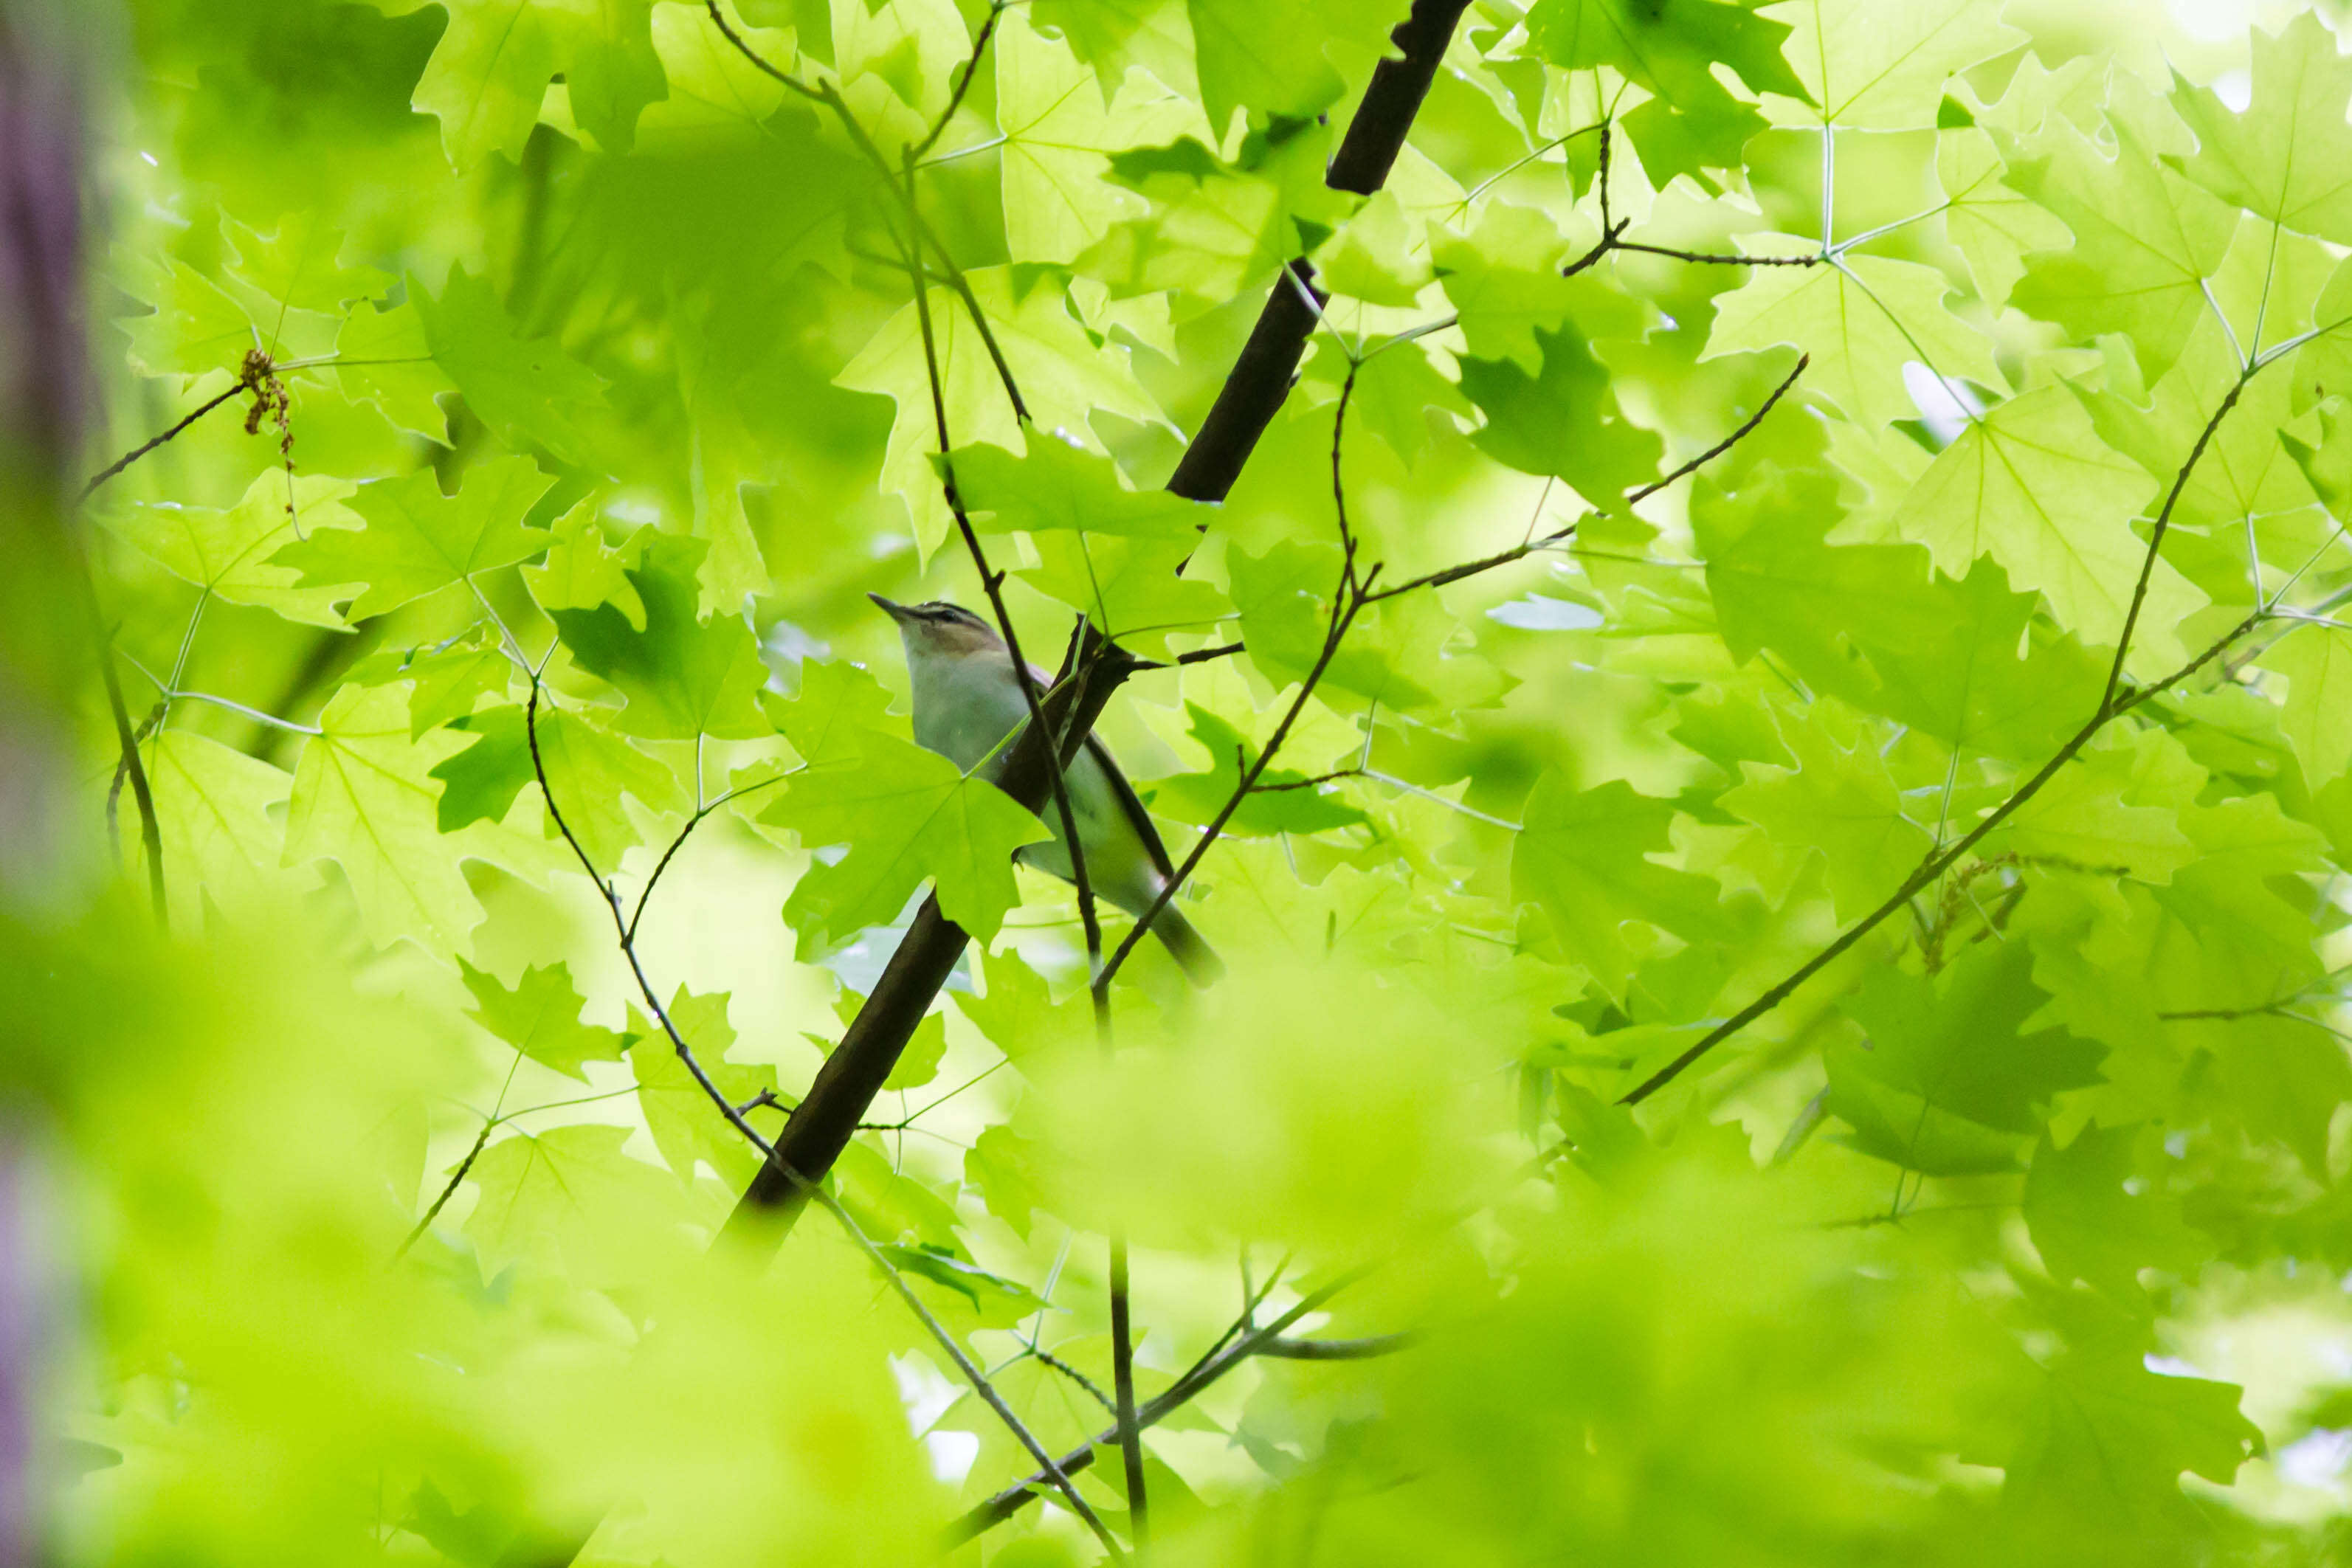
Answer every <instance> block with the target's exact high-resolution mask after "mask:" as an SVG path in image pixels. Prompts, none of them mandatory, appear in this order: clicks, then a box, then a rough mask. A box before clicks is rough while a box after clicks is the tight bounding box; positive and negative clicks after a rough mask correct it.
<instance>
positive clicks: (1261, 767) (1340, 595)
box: [1094, 365, 1381, 997]
mask: <svg viewBox="0 0 2352 1568" xmlns="http://www.w3.org/2000/svg"><path fill="white" fill-rule="evenodd" d="M1359 368H1360V367H1358V366H1354V365H1351V366H1349V371H1348V379H1347V381H1346V382H1345V383H1344V384H1342V386H1341V387H1340V389H1339V411H1338V413H1336V414H1335V415H1334V416H1333V419H1332V422H1331V496H1332V502H1333V506H1334V508H1335V511H1336V513H1337V516H1338V525H1339V547H1340V548H1339V583H1338V584H1337V585H1336V586H1335V587H1334V588H1333V589H1332V591H1331V619H1330V622H1329V624H1328V627H1327V628H1326V630H1325V632H1324V634H1323V647H1322V650H1321V652H1319V653H1318V654H1317V655H1316V658H1315V664H1314V667H1313V668H1312V669H1310V670H1308V671H1307V678H1306V679H1305V680H1304V681H1302V682H1300V683H1299V686H1298V694H1297V696H1295V697H1293V698H1292V699H1291V703H1290V706H1289V707H1288V708H1286V710H1284V712H1283V716H1282V718H1281V721H1280V722H1279V723H1277V724H1276V726H1275V727H1274V733H1273V734H1272V735H1270V736H1268V737H1266V742H1265V747H1264V748H1262V749H1261V750H1260V751H1259V752H1258V754H1257V761H1256V762H1255V764H1253V765H1252V766H1251V767H1250V768H1248V769H1247V770H1246V771H1245V772H1244V773H1243V774H1242V776H1241V779H1239V780H1238V781H1237V782H1236V783H1235V785H1234V791H1233V793H1232V794H1231V795H1230V796H1228V797H1227V798H1226V800H1225V803H1224V804H1223V806H1222V807H1220V808H1219V809H1218V810H1217V814H1216V815H1215V816H1214V817H1213V818H1212V819H1210V821H1209V825H1208V826H1207V827H1206V828H1204V829H1202V832H1201V836H1200V838H1199V839H1198V840H1197V841H1195V842H1194V843H1193V845H1192V852H1190V853H1188V854H1187V855H1185V857H1184V862H1183V863H1182V864H1181V865H1180V866H1178V867H1177V868H1176V874H1175V875H1173V876H1171V877H1170V878H1168V879H1167V881H1166V882H1165V883H1162V884H1161V886H1160V893H1159V895H1158V896H1157V897H1155V898H1154V899H1153V900H1152V901H1151V907H1150V908H1149V909H1147V910H1145V911H1144V912H1143V914H1142V915H1140V916H1139V917H1138V918H1137V920H1136V923H1135V925H1134V928H1133V929H1132V930H1130V931H1129V932H1128V934H1127V935H1126V936H1124V937H1122V938H1121V939H1120V941H1119V944H1118V949H1117V950H1116V951H1115V952H1113V953H1112V954H1111V956H1110V961H1109V962H1108V964H1105V965H1104V966H1103V967H1102V972H1101V973H1100V974H1099V975H1097V977H1095V982H1094V990H1095V992H1096V994H1097V996H1103V997H1107V996H1108V994H1109V987H1110V982H1111V979H1112V977H1114V976H1116V975H1117V974H1118V971H1119V967H1120V966H1122V965H1124V964H1125V963H1126V962H1127V959H1128V955H1129V954H1130V953H1132V952H1134V951H1135V945H1136V944H1137V943H1138V942H1139V941H1140V940H1142V938H1143V933H1144V931H1145V930H1146V929H1147V928H1149V927H1150V925H1151V922H1152V921H1153V920H1155V919H1157V918H1158V917H1159V915H1160V911H1161V910H1162V909H1165V908H1166V907H1167V906H1168V902H1169V900H1171V899H1172V898H1174V897H1175V896H1176V893H1177V890H1178V889H1179V888H1181V887H1182V886H1183V885H1184V883H1185V882H1186V881H1187V880H1189V879H1190V878H1191V876H1192V873H1194V872H1195V871H1197V870H1199V869H1200V865H1201V862H1202V859H1204V858H1205V857H1206V856H1207V854H1208V852H1209V849H1210V846H1211V845H1213V844H1214V843H1215V842H1216V841H1217V836H1218V835H1219V834H1220V833H1222V832H1223V831H1224V829H1225V824H1226V823H1227V822H1229V821H1232V820H1233V815H1234V812H1235V811H1237V810H1241V806H1242V802H1243V801H1244V800H1248V799H1249V794H1250V791H1251V790H1252V789H1255V788H1256V787H1257V781H1258V779H1259V777H1260V776H1261V775H1263V774H1264V773H1265V769H1266V767H1267V765H1268V764H1269V763H1271V762H1272V761H1273V760H1274V757H1275V754H1276V752H1278V751H1280V750H1281V749H1282V743H1283V742H1284V741H1285V740H1286V739H1288V738H1289V737H1290V729H1291V727H1292V726H1293V725H1295V724H1297V722H1298V716H1299V715H1300V714H1302V713H1304V712H1305V711H1306V709H1307V702H1308V700H1309V699H1310V698H1312V697H1313V696H1314V695H1315V688H1316V686H1317V685H1319V684H1320V683H1321V681H1322V679H1323V675H1324V672H1325V671H1327V670H1328V669H1329V668H1330V667H1331V661H1332V659H1333V658H1334V657H1336V656H1337V655H1338V653H1339V644H1340V643H1342V642H1344V641H1346V639H1347V635H1348V628H1349V627H1350V626H1352V625H1353V624H1354V623H1355V620H1356V617H1357V616H1358V615H1359V614H1360V613H1362V612H1363V609H1364V607H1365V606H1366V605H1367V604H1369V603H1370V602H1371V601H1372V598H1373V595H1372V591H1371V588H1372V580H1373V579H1374V578H1375V577H1377V576H1379V575H1380V570H1381V569H1380V568H1379V567H1378V566H1377V565H1376V566H1374V567H1373V568H1372V569H1371V570H1370V571H1368V572H1365V573H1364V574H1363V575H1362V576H1361V577H1359V576H1358V575H1357V573H1356V539H1355V535H1354V534H1353V533H1352V532H1350V531H1349V527H1348V497H1347V487H1346V486H1345V485H1344V484H1342V483H1341V480H1340V473H1339V450H1340V441H1341V439H1342V438H1343V437H1344V436H1345V435H1346V434H1347V429H1348V402H1349V394H1350V393H1352V392H1354V390H1355V385H1356V371H1357V370H1358V369H1359Z"/></svg>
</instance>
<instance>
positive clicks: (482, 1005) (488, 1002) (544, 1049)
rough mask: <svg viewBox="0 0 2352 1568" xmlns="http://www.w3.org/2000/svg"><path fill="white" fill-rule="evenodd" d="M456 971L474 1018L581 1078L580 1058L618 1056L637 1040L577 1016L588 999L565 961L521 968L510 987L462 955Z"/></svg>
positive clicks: (611, 1058) (547, 1062)
mask: <svg viewBox="0 0 2352 1568" xmlns="http://www.w3.org/2000/svg"><path fill="white" fill-rule="evenodd" d="M457 970H458V973H460V974H461V975H463V976H464V977H465V979H466V989H467V991H469V992H471V993H472V994H473V998H474V1009H473V1011H474V1021H475V1022H476V1023H478V1024H480V1025H481V1026H482V1027H483V1028H484V1029H486V1030H488V1031H489V1032H490V1033H491V1034H493V1035H495V1036H497V1037H498V1038H499V1039H500V1040H504V1041H506V1042H507V1043H508V1044H509V1045H511V1046H513V1047H514V1048H515V1049H516V1050H517V1051H520V1052H522V1053H523V1054H524V1055H525V1056H528V1057H530V1059H531V1060H532V1061H536V1062H538V1063H540V1064H541V1066H544V1067H551V1068H553V1069H555V1071H558V1072H568V1073H570V1074H571V1075H572V1077H574V1078H577V1079H579V1080H581V1081H582V1082H587V1079H588V1075H587V1074H586V1073H585V1072H583V1071H581V1070H580V1069H581V1064H582V1063H583V1062H588V1061H620V1060H621V1053H622V1052H623V1051H627V1050H628V1049H629V1044H630V1042H631V1041H632V1040H635V1039H637V1036H635V1035H634V1034H623V1033H621V1032H619V1031H618V1030H609V1029H604V1028H601V1027H599V1026H598V1025H595V1024H591V1023H583V1022H581V1021H580V1014H581V1011H582V1009H584V1008H585V1007H586V1006H587V1005H588V1004H587V1002H586V1001H585V1000H583V998H582V997H581V995H580V992H579V990H578V988H575V987H574V986H573V985H572V970H571V968H570V967H569V966H568V965H563V964H549V965H546V966H544V967H536V968H529V969H525V970H524V971H523V972H522V977H521V978H520V979H518V980H517V981H516V982H515V983H514V986H513V988H511V989H509V988H508V987H506V986H505V985H503V984H501V983H500V982H499V977H497V976H496V975H493V974H489V973H488V972H486V971H484V970H481V969H477V968H476V967H474V966H473V965H471V964H469V963H467V962H466V959H465V957H464V956H463V955H460V956H458V959H457Z"/></svg>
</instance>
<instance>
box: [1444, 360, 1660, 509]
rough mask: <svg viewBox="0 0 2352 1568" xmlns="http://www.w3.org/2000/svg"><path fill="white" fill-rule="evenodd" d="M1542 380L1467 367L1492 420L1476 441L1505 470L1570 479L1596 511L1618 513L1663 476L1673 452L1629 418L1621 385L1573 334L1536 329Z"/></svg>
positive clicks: (1466, 384)
mask: <svg viewBox="0 0 2352 1568" xmlns="http://www.w3.org/2000/svg"><path fill="white" fill-rule="evenodd" d="M1535 336H1536V341H1537V343H1538V345H1539V346H1540V348H1541V350H1542V352H1543V370H1542V371H1541V373H1539V374H1538V375H1535V376H1529V375H1528V374H1527V373H1526V372H1525V371H1521V370H1520V369H1519V368H1518V366H1517V365H1515V364H1512V363H1511V362H1509V361H1487V360H1464V361H1462V392H1463V395H1464V396H1465V397H1467V398H1468V399H1469V400H1470V401H1471V402H1473V403H1474V404H1475V405H1476V406H1477V408H1478V411H1479V412H1480V413H1484V414H1485V415H1486V423H1485V424H1483V425H1481V426H1480V427H1479V429H1478V431H1477V433H1476V434H1475V435H1474V436H1473V437H1472V438H1471V439H1472V440H1474V441H1475V442H1476V443H1477V444H1478V448H1479V450H1480V451H1482V452H1485V453H1486V455H1488V456H1490V457H1493V458H1494V459H1495V460H1496V462H1498V463H1504V464H1507V465H1509V466H1511V467H1513V468H1517V469H1518V470H1519V471H1520V472H1522V473H1526V474H1549V475H1553V476H1556V477H1559V478H1561V479H1565V480H1567V481H1568V482H1569V484H1570V485H1572V486H1575V488H1576V492H1577V494H1579V495H1580V496H1582V497H1584V498H1585V499H1586V500H1587V501H1589V502H1591V503H1592V504H1593V505H1594V506H1597V507H1603V508H1609V509H1614V508H1615V507H1619V506H1620V505H1622V498H1623V497H1624V494H1625V492H1626V491H1628V490H1630V489H1632V488H1633V487H1634V486H1637V485H1639V484H1640V483H1641V482H1642V481H1643V479H1646V478H1648V477H1650V476H1653V475H1654V474H1655V473H1656V472H1657V467H1658V459H1659V457H1660V456H1661V455H1663V454H1664V450H1665V448H1664V444H1662V443H1661V442H1660V441H1659V440H1658V438H1657V436H1656V435H1655V434H1654V433H1652V432H1651V431H1648V430H1644V429H1643V428H1642V427H1641V426H1640V425H1638V424H1635V423H1633V421H1632V420H1630V419H1628V418H1626V417H1625V415H1624V413H1623V411H1622V409H1620V408H1619V406H1618V403H1617V394H1616V391H1615V387H1614V382H1613V378H1612V376H1611V375H1610V373H1609V372H1608V371H1606V370H1605V369H1603V368H1602V366H1601V362H1600V361H1598V360H1595V359H1594V358H1593V357H1592V354H1591V350H1589V349H1587V348H1586V347H1585V346H1584V340H1583V339H1582V337H1581V336H1580V335H1579V334H1578V333H1577V332H1576V331H1575V329H1573V328H1570V329H1569V330H1568V331H1565V332H1560V333H1557V334H1554V333H1549V332H1546V331H1544V330H1543V329H1540V328H1538V329H1536V334H1535Z"/></svg>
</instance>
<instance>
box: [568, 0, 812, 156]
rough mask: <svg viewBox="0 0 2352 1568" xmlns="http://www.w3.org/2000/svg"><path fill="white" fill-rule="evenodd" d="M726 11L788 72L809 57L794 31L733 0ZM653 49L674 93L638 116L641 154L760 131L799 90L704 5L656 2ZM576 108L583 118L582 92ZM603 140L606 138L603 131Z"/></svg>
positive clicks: (748, 38) (734, 24)
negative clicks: (752, 18)
mask: <svg viewBox="0 0 2352 1568" xmlns="http://www.w3.org/2000/svg"><path fill="white" fill-rule="evenodd" d="M719 9H720V11H721V13H722V14H723V15H724V16H726V17H727V24H728V26H730V27H731V28H732V29H734V32H735V35H736V37H740V38H741V39H742V40H743V41H744V43H746V44H748V45H749V46H750V47H751V52H752V53H753V54H755V55H757V56H758V57H760V58H761V59H762V60H765V61H766V62H768V63H769V64H770V65H772V66H774V67H775V68H777V69H778V70H781V71H783V72H785V73H786V74H788V75H790V74H795V73H797V72H798V70H799V69H800V68H801V66H802V64H803V62H802V60H801V58H800V42H799V38H798V37H797V36H796V34H795V33H794V31H793V29H792V28H790V27H755V26H751V25H750V24H749V23H747V22H745V21H744V20H743V17H742V14H741V13H740V11H739V10H738V9H737V8H736V6H735V5H733V4H732V0H728V3H727V4H723V5H721V6H720V8H719ZM653 47H654V53H655V55H656V57H658V58H659V61H660V65H661V74H662V77H663V78H665V79H666V80H667V83H668V86H669V92H668V94H667V96H666V97H664V98H662V99H659V100H658V101H656V102H654V103H649V104H647V105H646V106H645V109H644V111H643V112H642V113H641V114H640V115H639V116H638V118H637V128H636V138H637V146H638V149H639V150H640V151H642V152H653V151H667V150H670V149H677V150H679V151H686V150H688V149H698V148H701V147H707V146H708V145H709V138H710V137H711V136H712V134H713V133H714V132H719V131H725V132H732V133H736V134H739V135H745V136H749V135H755V134H756V133H757V131H758V128H759V127H760V126H761V124H762V123H764V122H765V121H766V120H768V119H769V118H770V117H771V116H772V115H773V114H774V113H775V112H776V110H778V109H779V108H780V107H782V104H783V103H784V102H785V100H786V99H789V98H791V97H792V96H793V89H790V88H788V87H786V86H785V85H784V84H783V83H782V82H780V81H778V80H777V79H776V78H773V77H772V76H770V75H769V74H768V73H767V72H766V71H763V70H761V68H759V67H758V66H756V65H754V64H752V63H751V61H750V60H749V59H746V58H745V57H744V55H743V51H742V50H740V49H739V48H737V47H735V46H734V45H733V44H731V43H730V42H728V40H727V36H726V35H725V34H723V33H721V32H720V31H719V29H718V28H716V27H714V26H711V25H710V13H709V11H708V10H707V9H705V8H704V7H703V6H700V5H671V4H656V5H655V6H654V7H653ZM572 114H573V116H574V118H580V116H581V114H582V104H581V100H580V99H579V97H578V96H577V95H576V94H575V95H574V96H573V98H572ZM582 123H583V124H585V123H587V121H586V120H583V121H582ZM597 140H598V141H603V140H604V137H603V135H602V133H601V132H600V133H599V134H598V137H597Z"/></svg>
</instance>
